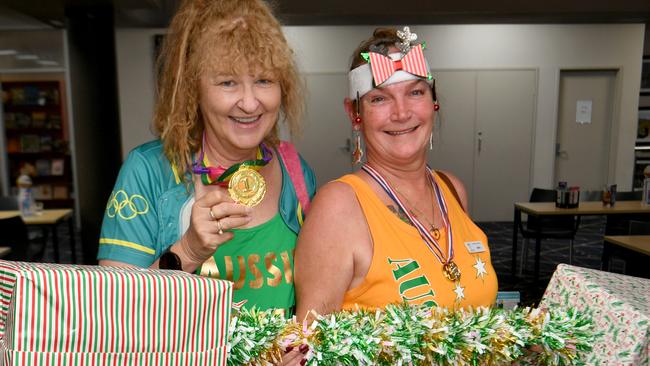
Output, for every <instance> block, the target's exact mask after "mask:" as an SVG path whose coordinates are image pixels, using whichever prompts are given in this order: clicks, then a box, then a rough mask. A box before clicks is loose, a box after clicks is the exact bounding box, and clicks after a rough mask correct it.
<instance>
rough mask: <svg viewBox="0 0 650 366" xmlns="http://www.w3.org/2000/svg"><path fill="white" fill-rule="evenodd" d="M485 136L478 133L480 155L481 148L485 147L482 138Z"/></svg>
mask: <svg viewBox="0 0 650 366" xmlns="http://www.w3.org/2000/svg"><path fill="white" fill-rule="evenodd" d="M481 136H483V132H479V133H478V153H479V154H480V153H481V148H482V147H483V139H482V138H481Z"/></svg>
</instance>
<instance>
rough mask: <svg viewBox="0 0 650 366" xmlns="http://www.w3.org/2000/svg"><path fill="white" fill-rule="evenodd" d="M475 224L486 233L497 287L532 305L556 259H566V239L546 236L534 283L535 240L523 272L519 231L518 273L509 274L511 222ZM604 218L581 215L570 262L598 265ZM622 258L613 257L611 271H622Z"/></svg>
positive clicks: (546, 280)
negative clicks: (514, 275)
mask: <svg viewBox="0 0 650 366" xmlns="http://www.w3.org/2000/svg"><path fill="white" fill-rule="evenodd" d="M478 225H479V226H480V227H481V228H482V229H483V231H485V233H486V235H487V236H488V240H489V244H490V251H491V254H492V265H493V266H494V269H495V270H496V272H497V276H498V278H499V291H519V292H520V294H521V304H522V305H535V304H537V303H538V302H539V300H540V299H541V298H542V295H543V294H544V290H545V289H546V286H547V285H548V282H549V280H550V279H551V275H552V274H553V272H554V271H555V268H556V267H557V265H558V264H559V263H569V240H554V239H545V240H543V241H542V247H541V254H540V279H539V281H538V283H537V284H536V285H535V284H534V281H533V268H534V267H533V266H534V259H535V258H534V257H535V249H534V248H535V241H534V240H531V241H529V244H528V245H529V247H528V248H529V249H528V257H527V261H526V264H525V270H524V272H523V274H519V272H520V263H521V262H520V260H521V252H522V246H523V237H522V236H521V235H520V236H519V240H518V247H517V272H518V273H517V277H516V278H512V276H511V275H510V268H511V264H512V222H483V223H478ZM604 232H605V220H604V219H603V218H599V217H596V218H594V217H583V219H582V222H581V224H580V229H579V230H578V233H577V235H576V238H575V241H574V244H573V245H574V253H573V265H576V266H579V267H586V268H594V269H600V266H601V256H602V253H603V235H604ZM622 268H623V263H622V261H617V260H615V259H614V260H612V265H611V271H612V272H622Z"/></svg>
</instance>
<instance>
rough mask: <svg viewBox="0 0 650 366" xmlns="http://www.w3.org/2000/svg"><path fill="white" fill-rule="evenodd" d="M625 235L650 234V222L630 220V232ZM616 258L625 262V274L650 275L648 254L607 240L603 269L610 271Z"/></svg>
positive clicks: (604, 247) (604, 248)
mask: <svg viewBox="0 0 650 366" xmlns="http://www.w3.org/2000/svg"><path fill="white" fill-rule="evenodd" d="M625 235H630V236H634V235H650V222H648V221H637V220H630V221H629V226H628V232H627V233H626V234H625ZM614 259H618V260H620V261H621V262H623V269H622V270H623V274H627V275H631V276H636V277H645V278H648V277H649V276H650V270H649V269H648V266H647V262H646V261H647V256H644V255H643V254H639V253H637V252H634V251H632V250H629V249H627V248H623V247H621V246H618V245H612V244H611V243H609V242H608V241H605V242H604V246H603V262H602V269H603V270H606V271H608V272H609V271H611V263H612V261H613V260H614Z"/></svg>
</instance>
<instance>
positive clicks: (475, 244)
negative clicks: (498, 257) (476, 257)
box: [465, 241, 485, 253]
mask: <svg viewBox="0 0 650 366" xmlns="http://www.w3.org/2000/svg"><path fill="white" fill-rule="evenodd" d="M465 248H467V250H468V251H469V252H470V253H483V252H484V251H485V247H483V243H482V242H480V241H466V242H465Z"/></svg>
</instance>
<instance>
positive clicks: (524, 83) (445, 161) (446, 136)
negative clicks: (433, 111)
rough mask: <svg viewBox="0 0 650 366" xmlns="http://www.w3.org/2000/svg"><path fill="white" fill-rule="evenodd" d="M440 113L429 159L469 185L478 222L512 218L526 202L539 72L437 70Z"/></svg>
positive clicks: (432, 163)
mask: <svg viewBox="0 0 650 366" xmlns="http://www.w3.org/2000/svg"><path fill="white" fill-rule="evenodd" d="M434 76H435V78H436V86H437V89H438V93H439V98H440V104H441V107H440V113H439V115H438V121H437V127H436V128H437V130H436V132H435V133H434V144H433V150H432V151H431V152H430V153H429V161H430V162H431V165H432V166H433V168H434V169H441V170H447V171H450V172H452V173H453V174H455V175H456V176H458V177H459V178H460V179H461V180H462V181H463V183H464V184H465V189H466V191H467V193H468V196H469V210H468V212H469V213H470V215H471V216H472V218H473V219H474V220H475V221H508V220H512V204H513V202H516V201H525V200H527V199H528V192H529V189H530V175H531V151H532V141H533V121H534V117H535V100H536V90H537V81H536V72H535V71H534V70H499V71H489V70H486V71H484V70H480V71H436V72H434Z"/></svg>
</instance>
